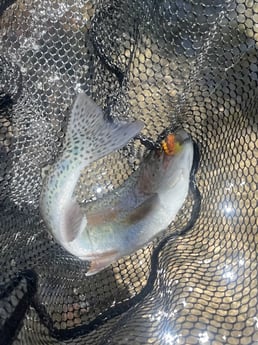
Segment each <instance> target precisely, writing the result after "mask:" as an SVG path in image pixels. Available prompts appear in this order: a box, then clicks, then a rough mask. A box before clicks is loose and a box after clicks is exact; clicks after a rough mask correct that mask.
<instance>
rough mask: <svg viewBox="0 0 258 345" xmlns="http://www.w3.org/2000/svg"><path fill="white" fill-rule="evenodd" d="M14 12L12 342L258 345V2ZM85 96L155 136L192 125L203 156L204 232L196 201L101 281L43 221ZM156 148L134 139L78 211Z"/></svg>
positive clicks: (2, 147)
mask: <svg viewBox="0 0 258 345" xmlns="http://www.w3.org/2000/svg"><path fill="white" fill-rule="evenodd" d="M0 13H1V19H0V25H1V58H0V155H1V163H0V209H1V218H0V224H1V226H0V248H1V257H0V262H1V272H0V339H1V340H0V343H1V344H4V345H6V344H26V345H27V344H64V343H66V344H99V345H100V344H134V345H138V344H164V345H167V344H218V345H219V344H232V345H234V344H258V293H257V289H258V287H257V286H258V285H257V270H258V267H257V242H258V234H257V225H258V224H257V146H258V145H257V108H258V102H257V99H258V97H257V96H258V95H257V90H258V88H257V86H258V85H257V80H258V61H257V42H258V2H256V1H253V0H245V1H244V0H237V1H233V0H227V1H222V0H212V1H206V0H200V1H199V0H197V1H190V0H181V1H177V0H176V1H172V0H162V1H156V0H143V1H140V0H133V1H126V0H120V1H118V0H114V1H110V0H106V1H104V0H103V1H97V0H96V1H83V0H76V1H72V0H66V1H64V0H62V1H59V0H54V1H50V0H44V1H40V0H34V1H31V0H29V1H24V0H17V1H1V2H0ZM83 90H84V91H85V92H87V93H88V94H89V95H90V96H91V97H92V98H93V99H94V100H95V101H96V102H97V103H98V104H99V105H100V106H101V107H102V108H103V109H104V111H105V113H106V114H107V115H109V116H111V117H113V118H118V119H121V120H127V119H130V120H132V119H140V120H142V121H144V123H145V127H144V130H143V135H145V136H146V137H148V138H151V139H152V140H154V141H155V140H156V139H157V138H158V137H159V135H160V134H161V133H162V132H163V131H164V130H166V129H167V128H171V127H173V126H174V125H176V124H180V125H182V126H183V127H184V128H185V129H186V130H187V131H188V132H189V133H190V134H191V136H192V137H193V139H194V140H195V141H196V142H197V143H198V146H199V149H200V152H201V159H200V164H199V169H198V172H197V175H196V185H197V187H198V190H199V191H200V194H201V207H200V212H199V214H198V217H196V218H195V221H194V225H193V226H189V224H190V223H191V217H192V214H193V210H194V205H195V204H196V202H197V203H198V201H196V197H195V195H194V193H189V197H188V198H187V201H186V202H185V204H184V206H183V208H182V209H181V211H180V212H179V214H178V216H177V218H176V220H175V222H174V223H173V224H172V225H171V227H170V228H169V229H168V230H167V231H166V232H165V233H164V234H163V235H162V237H160V238H158V239H156V240H155V241H153V242H152V243H151V244H149V245H148V246H146V247H144V248H142V249H140V250H138V251H137V252H136V253H134V254H133V255H131V256H129V257H125V258H122V259H120V260H119V261H118V262H116V263H114V264H113V265H112V266H110V267H108V268H107V269H106V270H104V271H103V272H100V273H99V274H97V275H95V276H92V277H86V276H85V273H86V272H87V269H88V266H87V263H85V262H81V261H79V260H77V259H76V258H75V257H73V256H71V255H69V254H68V253H67V252H65V251H64V250H63V249H62V248H61V247H60V246H59V245H58V244H56V243H55V241H54V240H53V239H52V237H51V236H50V235H48V233H47V231H46V227H45V224H44V222H43V220H42V219H41V217H40V214H39V195H40V191H41V187H42V167H44V166H45V165H46V164H50V163H51V162H53V161H54V160H55V158H56V157H57V156H58V154H59V153H60V152H61V150H62V143H63V138H64V137H65V132H66V124H67V118H68V115H69V111H70V109H71V104H72V102H73V100H74V97H75V96H76V94H78V93H79V92H81V91H83ZM144 151H145V148H144V146H143V145H141V144H140V142H139V141H137V140H135V141H132V142H130V144H128V145H127V147H126V148H124V149H122V150H120V151H118V152H115V153H113V154H111V155H109V156H108V157H105V158H103V159H101V160H99V161H97V162H95V163H94V164H92V165H91V166H90V167H89V169H87V170H85V171H84V172H83V174H82V176H81V178H80V181H79V183H78V186H77V191H76V193H77V197H78V200H79V201H80V202H81V203H85V202H89V201H91V200H95V199H97V198H100V197H101V196H103V195H104V194H105V193H107V192H108V191H110V190H113V189H114V188H116V187H117V186H119V185H121V184H122V183H123V182H124V181H125V180H126V179H127V178H128V177H129V176H130V174H131V173H132V172H133V171H134V170H135V169H136V168H137V167H138V165H139V163H140V161H141V159H142V157H143V154H144ZM189 222H190V223H189ZM186 228H187V231H185V232H184V233H181V235H178V236H173V235H174V234H178V232H179V231H180V230H182V229H186Z"/></svg>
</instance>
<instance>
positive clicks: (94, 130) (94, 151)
mask: <svg viewBox="0 0 258 345" xmlns="http://www.w3.org/2000/svg"><path fill="white" fill-rule="evenodd" d="M142 128H143V123H142V122H141V121H135V122H131V123H126V122H119V123H110V122H109V121H107V120H105V119H104V114H103V112H102V110H101V108H100V107H99V106H98V105H97V104H96V103H95V102H94V101H93V100H92V99H91V98H90V97H88V96H87V95H86V94H85V93H80V94H79V95H78V96H77V98H76V100H75V103H74V106H73V109H72V113H71V117H70V121H69V124H68V128H67V135H66V141H65V151H66V153H67V154H71V155H73V156H75V157H74V158H78V159H79V160H80V162H81V163H82V164H83V163H90V162H93V161H95V160H97V159H99V158H101V157H104V156H106V155H107V154H109V153H111V152H113V151H115V150H117V149H119V148H121V147H123V146H124V145H126V144H127V142H128V141H129V140H130V139H131V138H133V137H134V136H135V135H136V134H137V133H139V132H140V131H141V129H142Z"/></svg>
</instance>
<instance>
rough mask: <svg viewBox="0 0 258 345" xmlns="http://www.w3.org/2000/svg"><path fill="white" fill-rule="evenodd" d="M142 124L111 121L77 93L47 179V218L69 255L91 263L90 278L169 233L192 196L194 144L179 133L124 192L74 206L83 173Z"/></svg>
mask: <svg viewBox="0 0 258 345" xmlns="http://www.w3.org/2000/svg"><path fill="white" fill-rule="evenodd" d="M142 126H143V125H142V123H141V122H138V121H136V122H133V123H119V124H111V123H109V122H107V121H106V120H104V117H103V113H102V111H101V109H100V108H99V107H98V106H97V105H96V104H95V103H94V102H93V101H92V100H91V99H90V98H89V97H87V96H86V95H85V94H80V95H79V96H78V97H77V99H76V101H75V104H74V107H73V110H72V113H71V116H70V121H69V124H68V129H67V134H66V139H65V143H64V150H63V153H62V154H61V155H60V157H59V159H58V160H57V161H56V163H55V164H54V165H53V166H52V167H51V169H50V171H49V173H48V175H47V177H46V178H45V180H44V183H43V189H42V193H41V199H40V209H41V214H42V216H43V219H44V220H45V222H46V224H47V227H48V229H49V230H50V232H51V233H52V234H53V236H54V237H55V239H56V240H57V241H58V242H59V243H60V244H61V245H62V246H63V247H64V248H65V249H66V250H67V251H68V252H70V253H71V254H73V255H75V256H76V257H78V258H80V259H81V260H88V261H90V262H91V266H90V269H89V271H88V273H87V275H92V274H96V273H97V272H99V271H101V270H103V269H104V268H105V267H107V266H108V265H110V264H111V263H112V262H114V261H116V260H117V259H119V258H121V257H122V256H124V255H128V254H130V253H132V252H134V251H135V250H136V249H138V248H140V247H142V246H143V245H144V244H146V243H148V242H149V241H150V240H151V239H152V238H153V237H155V236H156V235H157V234H158V233H160V232H161V231H163V230H164V229H166V228H167V226H168V225H169V224H170V223H171V222H172V221H173V219H174V218H175V216H176V214H177V212H178V211H179V209H180V208H181V207H182V205H183V203H184V200H185V198H186V196H187V193H188V186H189V176H190V171H191V167H192V161H193V144H192V141H191V138H190V137H189V135H188V134H187V133H186V132H184V131H183V130H178V131H177V132H176V133H173V138H172V137H170V138H168V139H167V141H166V145H167V146H166V150H165V149H162V150H159V149H157V150H152V151H151V152H150V153H149V154H148V155H147V156H146V158H145V159H144V160H143V161H142V163H141V165H140V166H139V168H138V169H137V170H136V171H135V172H134V173H133V174H132V175H131V176H130V177H129V179H128V180H127V181H125V183H124V184H123V185H122V186H121V187H119V188H117V189H116V190H114V191H112V192H110V193H108V194H106V195H105V196H104V197H103V198H101V199H99V200H97V201H94V202H91V203H88V204H86V205H85V206H84V208H82V207H80V206H79V204H78V203H77V201H76V199H75V197H74V194H73V193H74V190H75V187H76V183H77V181H78V179H79V177H80V173H81V171H82V169H84V168H85V167H86V166H87V165H89V164H90V163H91V162H93V161H95V160H97V159H99V158H101V157H103V156H105V155H107V154H109V153H110V152H112V151H114V150H116V149H118V148H120V147H122V146H123V145H125V144H126V143H127V142H128V140H130V139H131V138H132V137H134V136H135V135H136V134H137V133H139V132H140V130H141V129H142ZM171 139H172V140H171ZM177 147H180V150H177ZM172 151H173V154H171V152H172Z"/></svg>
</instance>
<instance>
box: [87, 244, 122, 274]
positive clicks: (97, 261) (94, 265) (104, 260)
mask: <svg viewBox="0 0 258 345" xmlns="http://www.w3.org/2000/svg"><path fill="white" fill-rule="evenodd" d="M117 254H118V252H117V251H116V250H109V251H106V252H104V253H102V254H99V255H96V256H95V257H92V258H91V259H89V260H90V268H89V270H88V272H87V273H86V276H93V275H94V274H96V273H98V272H100V271H102V270H103V269H104V268H106V267H108V266H109V265H111V264H112V263H113V262H115V261H116V260H117V258H118V256H117Z"/></svg>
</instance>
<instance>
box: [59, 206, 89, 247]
mask: <svg viewBox="0 0 258 345" xmlns="http://www.w3.org/2000/svg"><path fill="white" fill-rule="evenodd" d="M64 213H65V214H64V224H63V227H62V234H61V235H62V238H63V240H64V241H65V242H72V241H73V240H74V239H75V238H76V237H77V236H78V235H79V234H80V233H81V232H82V231H83V229H85V227H86V226H87V219H86V217H85V215H84V214H83V212H82V210H81V208H80V205H79V204H78V203H77V202H76V200H71V202H70V203H69V205H68V206H67V207H66V209H65V212H64Z"/></svg>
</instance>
